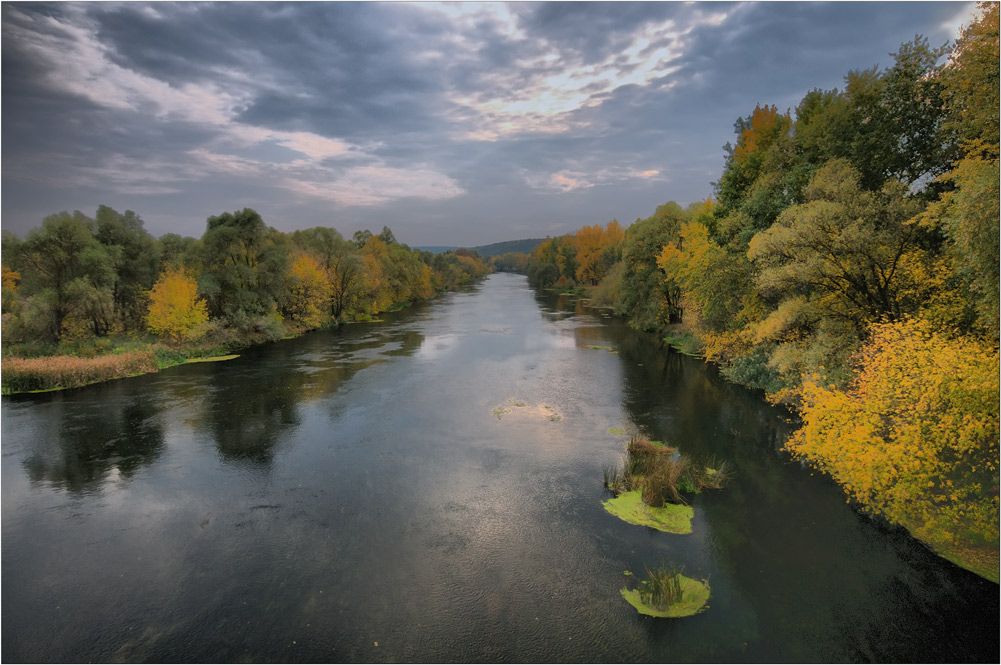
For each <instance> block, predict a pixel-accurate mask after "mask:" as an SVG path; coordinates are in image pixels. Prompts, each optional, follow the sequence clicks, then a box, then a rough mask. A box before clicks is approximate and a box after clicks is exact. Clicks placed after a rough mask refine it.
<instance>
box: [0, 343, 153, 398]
mask: <svg viewBox="0 0 1001 665" xmlns="http://www.w3.org/2000/svg"><path fill="white" fill-rule="evenodd" d="M157 369H158V367H157V362H156V355H155V354H154V353H153V351H129V352H126V353H120V354H116V355H107V356H97V357H94V358H78V357H77V356H49V357H46V358H5V359H4V360H3V364H2V366H0V377H2V383H3V392H4V393H19V392H28V391H32V390H54V389H57V388H77V387H79V386H86V385H88V384H91V383H98V382H100V381H110V380H111V379H121V378H124V377H127V376H135V375H136V374H146V373H148V372H156V371H157Z"/></svg>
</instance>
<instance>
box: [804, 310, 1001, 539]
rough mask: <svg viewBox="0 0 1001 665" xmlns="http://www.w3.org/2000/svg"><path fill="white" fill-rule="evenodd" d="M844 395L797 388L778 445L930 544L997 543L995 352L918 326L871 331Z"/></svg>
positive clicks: (876, 327)
mask: <svg viewBox="0 0 1001 665" xmlns="http://www.w3.org/2000/svg"><path fill="white" fill-rule="evenodd" d="M857 362H858V365H859V372H858V374H857V376H856V377H855V380H854V382H853V384H852V385H851V386H850V387H849V388H848V389H847V390H844V391H842V390H837V389H834V388H832V387H829V386H824V385H819V384H818V382H810V381H808V382H807V383H806V386H805V389H804V397H805V404H804V408H803V412H802V416H803V426H802V427H801V428H800V429H799V430H798V431H797V432H796V433H795V434H794V435H793V436H792V437H791V438H790V439H789V441H788V443H787V444H786V446H787V448H788V449H789V450H791V451H792V452H793V454H794V455H796V456H797V457H800V458H804V459H806V460H808V461H809V462H810V463H811V464H813V465H814V466H815V467H817V468H819V469H821V470H823V471H825V472H827V473H830V474H831V475H832V476H833V477H834V478H835V479H836V480H837V481H838V482H839V483H841V484H842V485H843V486H844V487H845V489H846V491H847V492H848V494H849V495H850V496H851V497H853V498H854V499H856V500H858V501H859V502H861V503H862V504H863V505H864V506H866V507H867V508H868V509H869V510H871V511H872V512H874V513H876V514H879V515H882V516H884V517H886V518H888V519H889V520H891V521H893V522H896V523H899V524H903V525H904V526H907V527H908V528H909V529H911V531H912V532H913V533H914V534H915V535H917V536H918V537H920V538H923V539H925V540H927V541H929V542H931V543H933V544H935V543H938V544H941V543H951V542H956V541H959V542H967V543H969V542H974V543H977V542H979V543H987V544H993V545H995V546H996V545H997V543H998V514H999V513H998V453H999V451H998V431H999V427H998V390H999V381H998V374H999V366H998V350H997V348H996V347H993V346H991V345H989V344H985V343H983V342H979V341H976V340H974V339H970V338H961V337H960V338H950V337H947V336H946V335H943V334H942V333H940V332H936V331H935V330H934V329H933V327H932V326H931V324H929V323H928V322H926V321H921V320H911V319H907V320H903V321H898V322H895V323H883V324H877V325H874V326H873V327H872V329H871V335H870V339H869V341H868V342H867V343H866V344H865V345H864V347H863V348H862V350H861V351H860V353H859V355H858V357H857Z"/></svg>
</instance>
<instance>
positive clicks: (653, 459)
mask: <svg viewBox="0 0 1001 665" xmlns="http://www.w3.org/2000/svg"><path fill="white" fill-rule="evenodd" d="M731 475H732V474H731V472H730V470H729V467H728V465H727V463H726V462H722V461H718V460H717V459H716V458H715V457H713V458H710V459H709V460H708V461H706V462H705V463H695V462H693V461H692V460H690V459H689V458H687V457H685V456H683V455H681V454H679V453H678V451H677V449H676V448H672V447H670V446H666V445H664V444H662V443H658V442H656V441H650V440H648V439H644V438H638V437H633V438H632V439H630V441H629V444H628V445H627V446H626V459H625V463H624V466H623V467H622V468H614V467H606V468H605V470H604V485H605V487H606V488H607V489H608V490H609V491H611V492H612V494H614V495H616V496H618V495H619V494H620V493H622V492H628V491H630V490H634V489H639V490H641V492H642V495H641V496H642V500H643V503H645V504H646V505H648V506H652V507H654V508H662V507H663V506H664V504H667V503H672V504H687V503H688V501H687V500H686V499H685V496H684V495H685V494H698V493H699V492H701V491H702V490H703V489H721V488H722V487H723V486H724V485H725V484H726V483H727V481H728V480H729V479H730V477H731Z"/></svg>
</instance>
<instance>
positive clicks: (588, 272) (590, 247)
mask: <svg viewBox="0 0 1001 665" xmlns="http://www.w3.org/2000/svg"><path fill="white" fill-rule="evenodd" d="M624 239H625V232H624V231H623V230H622V226H621V225H620V224H619V222H618V220H615V219H613V220H612V221H610V222H609V223H608V224H607V225H606V227H605V228H601V227H600V226H598V225H597V224H594V225H592V226H585V227H584V228H582V229H580V230H578V231H577V233H575V234H574V236H573V246H574V249H575V250H576V251H577V257H576V262H577V270H576V274H575V275H574V276H575V277H576V278H577V281H578V282H591V283H592V284H597V283H598V282H600V281H601V278H602V277H604V276H605V273H607V272H608V269H609V268H610V267H611V266H612V264H613V263H615V260H616V257H615V256H614V254H615V250H617V249H618V248H619V247H620V246H621V245H622V241H623V240H624Z"/></svg>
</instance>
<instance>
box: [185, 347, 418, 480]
mask: <svg viewBox="0 0 1001 665" xmlns="http://www.w3.org/2000/svg"><path fill="white" fill-rule="evenodd" d="M422 341H423V335H420V334H419V333H416V332H414V331H411V330H400V331H389V332H387V331H386V330H385V329H381V328H375V329H369V330H362V329H359V328H354V329H350V328H349V329H348V330H346V331H345V330H339V331H327V332H326V333H317V334H313V335H308V336H306V337H304V338H301V339H299V340H295V341H291V342H286V343H279V344H273V345H269V346H267V347H263V348H261V349H258V350H255V351H253V352H250V353H247V354H245V356H244V358H243V359H241V361H239V362H238V363H234V364H232V365H230V364H228V363H219V364H216V365H213V366H204V367H205V371H210V372H211V373H212V375H211V378H209V379H208V380H209V381H210V382H211V383H212V390H211V391H210V392H209V394H208V399H206V400H205V406H204V423H205V426H206V427H207V428H208V429H209V430H210V432H211V435H212V438H213V439H214V440H215V443H216V446H217V448H218V450H219V453H220V455H222V457H223V458H225V459H228V460H231V461H242V462H249V463H254V464H262V465H269V464H270V463H271V460H272V459H273V457H274V449H275V446H276V445H277V444H278V442H279V441H280V440H281V436H282V434H283V433H284V432H286V431H287V430H289V429H290V428H294V427H296V426H298V425H299V424H300V420H301V416H300V413H299V407H300V405H301V404H304V403H308V402H312V401H315V400H318V399H322V398H324V397H326V396H328V395H331V394H333V393H335V392H337V390H338V389H339V388H340V387H341V386H342V385H343V384H344V383H346V382H348V381H349V380H350V379H351V378H352V377H353V376H354V375H355V373H357V372H358V371H359V370H361V369H363V368H365V367H369V366H371V365H373V364H375V363H378V362H385V361H387V360H388V359H389V357H390V356H397V355H411V354H412V353H414V351H415V350H416V349H418V348H420V345H421V343H422Z"/></svg>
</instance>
